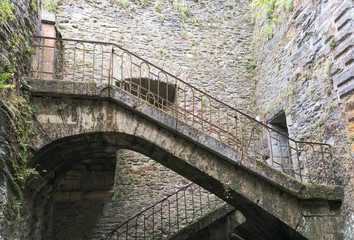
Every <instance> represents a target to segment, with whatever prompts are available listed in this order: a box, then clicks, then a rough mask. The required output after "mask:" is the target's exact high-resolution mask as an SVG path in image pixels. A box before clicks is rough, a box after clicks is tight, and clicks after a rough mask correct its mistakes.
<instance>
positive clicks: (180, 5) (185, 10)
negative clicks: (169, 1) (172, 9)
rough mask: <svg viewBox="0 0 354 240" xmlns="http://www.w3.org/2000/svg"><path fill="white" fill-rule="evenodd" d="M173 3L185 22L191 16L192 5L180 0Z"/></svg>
mask: <svg viewBox="0 0 354 240" xmlns="http://www.w3.org/2000/svg"><path fill="white" fill-rule="evenodd" d="M173 4H174V5H175V6H176V7H177V9H178V11H179V14H180V16H181V18H182V22H185V21H186V20H187V18H188V17H189V9H190V6H189V5H188V4H187V3H186V2H185V1H182V2H179V1H178V0H175V1H174V2H173Z"/></svg>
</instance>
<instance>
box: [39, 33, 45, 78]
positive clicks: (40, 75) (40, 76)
mask: <svg viewBox="0 0 354 240" xmlns="http://www.w3.org/2000/svg"><path fill="white" fill-rule="evenodd" d="M44 41H45V39H43V41H42V60H41V67H40V69H41V70H40V72H39V79H42V73H43V58H44Z"/></svg>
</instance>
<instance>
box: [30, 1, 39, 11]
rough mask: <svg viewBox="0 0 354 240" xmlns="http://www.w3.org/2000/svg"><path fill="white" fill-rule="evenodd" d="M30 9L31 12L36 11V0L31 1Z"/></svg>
mask: <svg viewBox="0 0 354 240" xmlns="http://www.w3.org/2000/svg"><path fill="white" fill-rule="evenodd" d="M30 8H31V10H32V11H35V10H36V9H37V5H36V0H31V2H30Z"/></svg>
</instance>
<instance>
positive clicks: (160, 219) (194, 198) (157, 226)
mask: <svg viewBox="0 0 354 240" xmlns="http://www.w3.org/2000/svg"><path fill="white" fill-rule="evenodd" d="M222 204H225V202H223V201H222V200H220V199H219V198H218V197H216V196H215V195H213V194H211V193H209V192H207V191H206V190H204V189H202V188H201V187H199V186H198V185H196V184H194V183H190V184H188V185H186V186H185V187H183V188H181V189H179V190H178V191H177V192H175V193H173V194H171V195H169V196H167V197H165V198H164V199H162V200H161V201H159V202H157V203H155V204H153V205H152V206H150V207H148V208H146V209H144V210H143V211H142V212H140V213H138V214H136V215H135V216H133V217H131V218H130V219H128V220H127V221H125V222H124V223H122V224H120V225H119V226H117V227H116V228H115V229H114V230H112V231H111V232H110V233H109V234H107V235H106V236H105V238H106V239H154V240H158V239H164V238H166V237H168V236H171V235H172V234H174V233H177V232H178V231H179V230H180V229H182V228H183V227H185V226H187V225H189V224H191V223H192V222H194V221H196V220H197V219H199V218H200V217H202V216H204V215H205V214H207V213H208V212H210V211H211V210H214V209H215V208H217V207H218V206H221V205H222Z"/></svg>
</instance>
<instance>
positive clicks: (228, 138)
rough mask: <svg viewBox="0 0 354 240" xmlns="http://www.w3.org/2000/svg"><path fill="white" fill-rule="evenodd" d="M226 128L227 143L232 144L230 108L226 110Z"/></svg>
mask: <svg viewBox="0 0 354 240" xmlns="http://www.w3.org/2000/svg"><path fill="white" fill-rule="evenodd" d="M226 126H227V143H228V144H229V143H230V130H229V112H228V108H226Z"/></svg>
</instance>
